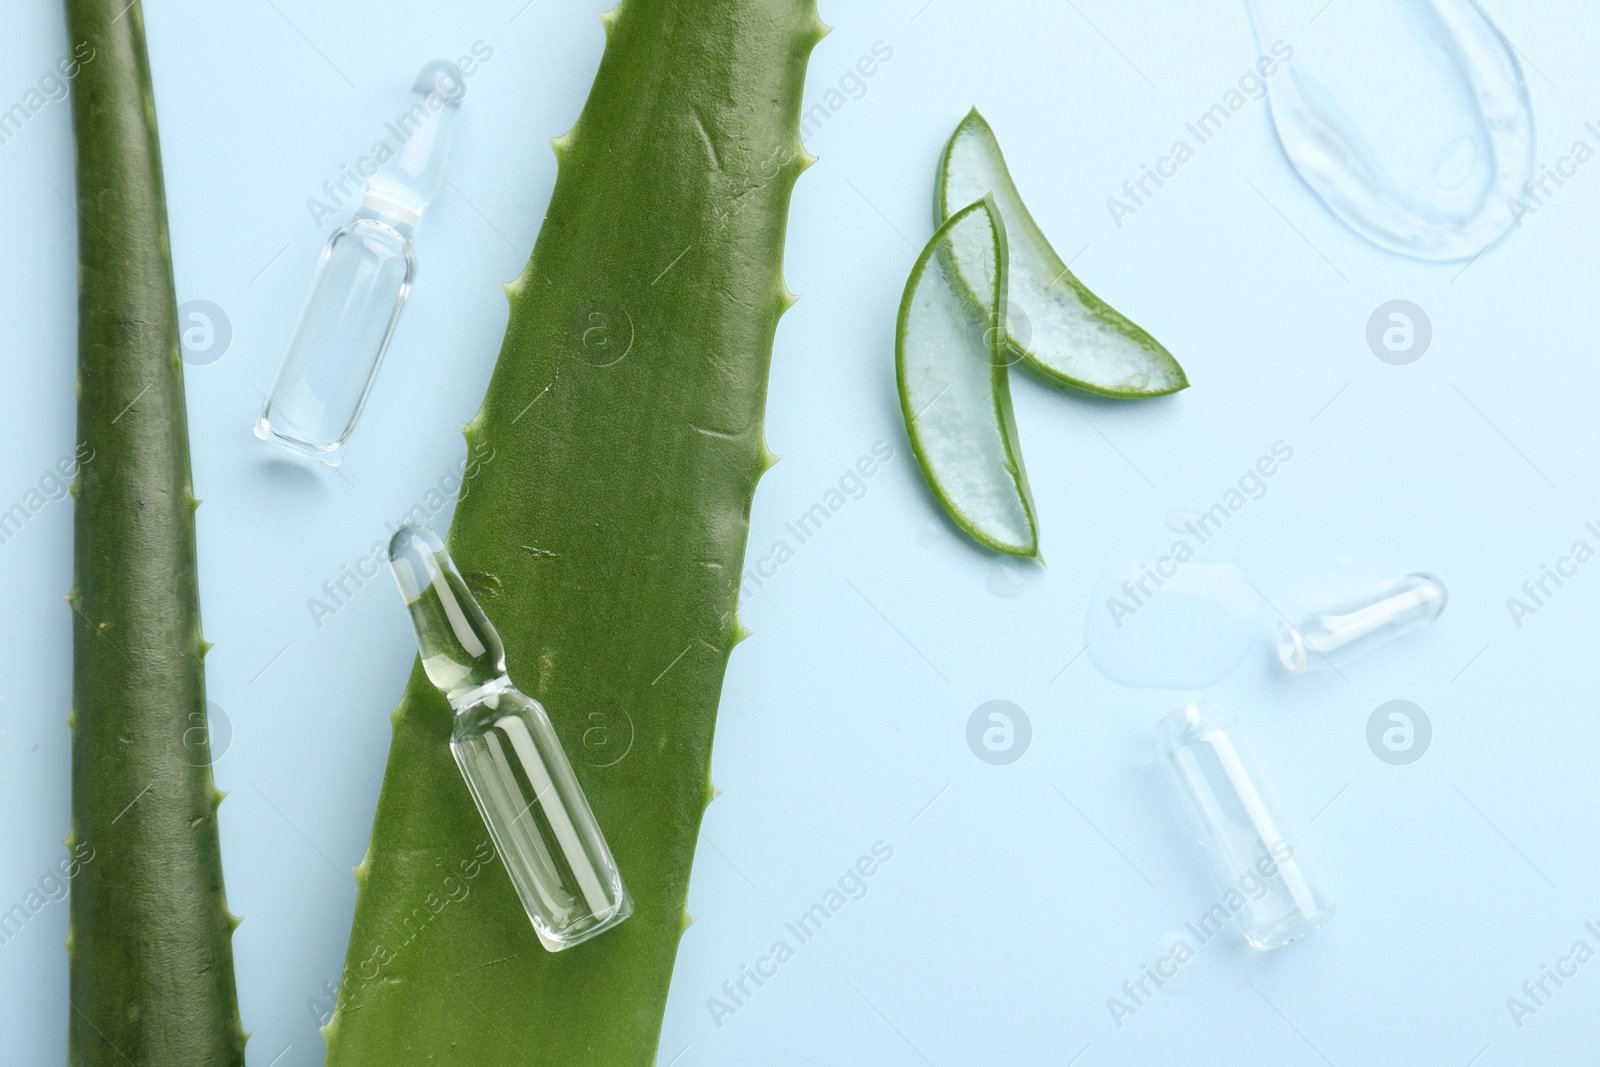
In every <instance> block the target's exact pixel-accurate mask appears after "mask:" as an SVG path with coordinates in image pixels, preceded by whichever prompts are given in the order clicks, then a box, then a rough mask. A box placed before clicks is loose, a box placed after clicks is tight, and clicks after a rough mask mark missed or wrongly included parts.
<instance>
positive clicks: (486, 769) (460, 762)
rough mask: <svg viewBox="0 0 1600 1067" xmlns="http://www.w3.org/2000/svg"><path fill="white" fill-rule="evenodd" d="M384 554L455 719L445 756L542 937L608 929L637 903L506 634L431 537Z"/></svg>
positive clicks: (425, 534)
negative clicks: (523, 686) (519, 676)
mask: <svg viewBox="0 0 1600 1067" xmlns="http://www.w3.org/2000/svg"><path fill="white" fill-rule="evenodd" d="M389 557H390V568H391V569H392V570H393V572H394V576H395V581H396V583H397V584H398V585H399V587H400V593H401V596H402V597H403V598H404V599H405V601H406V606H407V608H408V609H409V610H410V612H411V621H412V625H413V627H414V629H415V630H416V634H417V644H418V646H419V648H420V649H421V654H422V667H423V670H424V671H425V672H426V674H427V675H428V678H429V680H430V681H431V682H433V684H434V686H435V687H437V688H438V689H439V691H440V692H442V693H443V694H444V695H445V697H446V699H447V700H449V702H450V706H451V708H452V709H454V711H455V722H454V725H453V727H452V730H451V734H450V751H451V752H452V753H453V754H454V756H455V760H456V765H457V766H458V767H459V768H460V770H461V775H462V777H463V778H464V779H465V780H466V783H467V787H468V790H469V791H470V792H471V794H472V799H473V801H474V802H475V803H476V805H477V808H478V813H479V814H480V815H481V816H482V817H483V822H484V825H485V826H486V827H487V828H488V831H489V836H490V838H491V839H492V840H493V841H494V845H495V849H496V850H497V851H498V852H499V854H500V858H501V860H502V862H503V863H504V864H505V868H506V872H507V873H508V874H509V875H510V877H511V882H512V885H513V886H514V887H515V888H516V891H517V896H518V897H519V898H520V899H521V901H522V906H523V909H524V910H525V911H526V912H527V913H528V918H529V920H530V921H531V922H532V923H533V928H534V932H535V933H536V934H537V935H538V937H539V941H540V942H541V943H542V944H543V945H544V947H545V948H547V949H549V950H550V951H552V952H559V951H561V950H562V949H566V948H570V947H572V946H573V945H576V944H579V943H580V942H583V941H587V940H588V939H589V938H592V937H594V936H596V935H598V934H600V933H603V932H604V931H606V930H609V929H610V928H611V927H613V926H615V925H617V924H618V923H620V922H622V921H623V920H624V919H626V918H627V917H628V916H629V915H630V914H632V912H633V901H632V900H631V899H630V898H629V896H628V891H627V889H626V888H625V887H624V885H623V883H622V875H621V873H620V872H619V871H618V869H617V864H616V861H615V860H614V859H613V858H612V855H611V849H610V847H609V846H608V845H607V844H606V840H605V837H604V835H603V834H602V833H601V830H600V826H599V823H598V822H597V821H596V820H595V817H594V812H593V811H592V810H591V809H590V807H589V802H588V799H587V798H586V797H585V796H584V793H583V788H582V786H581V785H580V784H579V782H578V779H577V775H576V774H575V773H574V771H573V769H572V764H571V762H570V761H569V760H568V759H567V756H566V752H565V751H564V750H563V749H562V747H561V742H560V740H559V738H557V736H556V732H555V729H554V727H552V726H551V724H550V719H549V716H548V715H546V714H545V710H544V708H543V707H541V706H540V704H539V703H538V701H536V700H533V699H532V698H530V697H528V696H526V695H524V694H523V693H522V692H520V691H519V690H518V689H517V688H516V687H515V686H514V685H512V683H511V679H510V678H509V677H507V675H506V666H505V648H504V646H503V645H502V644H501V643H500V637H499V634H497V633H496V632H495V629H494V626H493V625H492V624H491V623H490V622H489V618H488V616H487V615H485V614H484V612H483V609H482V608H481V607H480V606H479V605H478V603H477V601H476V600H475V599H473V596H472V594H471V592H470V591H469V590H468V589H467V586H466V583H465V582H464V581H463V580H462V578H461V576H460V574H459V573H458V572H457V571H456V569H455V565H454V563H452V562H451V560H450V556H449V553H448V552H446V550H445V548H444V545H443V544H442V543H441V542H440V541H439V539H438V538H437V537H436V536H435V535H434V534H433V532H432V531H431V530H429V529H427V528H426V527H424V526H419V525H416V524H411V525H407V526H403V527H401V528H400V530H398V531H397V532H396V533H395V535H394V538H393V539H392V540H391V541H390V545H389Z"/></svg>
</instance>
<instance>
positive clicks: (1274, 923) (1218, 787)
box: [1156, 701, 1334, 950]
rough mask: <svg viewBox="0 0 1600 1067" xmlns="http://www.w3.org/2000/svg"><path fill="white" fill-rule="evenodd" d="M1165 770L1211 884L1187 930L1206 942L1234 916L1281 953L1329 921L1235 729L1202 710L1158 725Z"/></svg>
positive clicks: (1260, 943) (1277, 805)
mask: <svg viewBox="0 0 1600 1067" xmlns="http://www.w3.org/2000/svg"><path fill="white" fill-rule="evenodd" d="M1156 734H1157V746H1158V751H1159V752H1160V755H1161V763H1162V767H1163V769H1164V770H1165V772H1166V774H1167V778H1168V781H1169V782H1170V783H1171V785H1172V787H1173V790H1174V792H1175V793H1176V794H1177V797H1178V800H1179V802H1180V803H1181V805H1182V806H1183V809H1184V812H1185V814H1186V815H1187V816H1188V819H1189V825H1190V828H1191V829H1192V830H1193V831H1194V834H1195V838H1196V840H1197V841H1199V843H1200V845H1201V846H1202V847H1203V848H1204V849H1205V852H1206V857H1207V859H1208V860H1209V861H1210V863H1211V867H1212V870H1213V872H1214V873H1215V875H1216V878H1217V887H1218V890H1219V895H1218V896H1217V898H1216V901H1215V903H1214V904H1213V905H1212V906H1211V907H1210V908H1208V909H1207V910H1206V911H1205V912H1204V913H1203V914H1202V915H1201V916H1199V917H1198V918H1197V919H1195V920H1192V921H1191V922H1190V924H1189V929H1190V931H1191V932H1198V934H1199V935H1200V936H1202V938H1203V939H1205V940H1209V939H1210V938H1211V937H1213V936H1215V935H1216V933H1217V932H1218V931H1219V930H1220V929H1221V927H1222V926H1223V925H1225V924H1226V923H1227V921H1228V920H1229V919H1230V918H1231V917H1232V916H1234V915H1237V916H1238V918H1239V925H1240V927H1241V928H1242V929H1243V931H1244V936H1245V940H1246V941H1248V942H1249V943H1250V945H1251V946H1252V947H1254V948H1258V949H1263V950H1265V949H1273V948H1281V947H1282V946H1284V945H1287V944H1289V943H1290V942H1292V941H1296V940H1298V939H1300V938H1302V937H1304V936H1305V935H1306V934H1309V933H1310V932H1311V931H1313V930H1315V929H1316V928H1317V927H1319V926H1321V925H1322V924H1323V923H1325V922H1327V921H1328V920H1329V919H1330V918H1332V916H1333V912H1334V903H1333V900H1332V898H1330V897H1329V896H1328V894H1327V892H1326V891H1325V890H1324V889H1323V888H1322V884H1321V881H1320V880H1319V879H1318V877H1317V875H1316V872H1315V870H1314V869H1313V868H1312V866H1311V864H1310V862H1309V860H1308V857H1307V854H1306V851H1305V846H1304V842H1303V840H1302V839H1301V838H1300V836H1299V834H1298V832H1297V831H1296V830H1295V828H1294V825H1293V823H1292V822H1291V820H1290V819H1289V816H1288V814H1287V812H1286V811H1285V810H1284V808H1283V805H1282V803H1281V802H1280V801H1279V800H1278V798H1277V795H1276V793H1275V792H1274V791H1273V789H1272V786H1271V784H1270V783H1269V782H1268V781H1267V778H1266V775H1265V774H1264V772H1263V771H1262V770H1261V766H1260V763H1259V761H1258V760H1257V758H1256V755H1255V753H1254V752H1253V751H1252V750H1251V748H1250V746H1249V744H1248V743H1247V742H1246V741H1245V739H1244V736H1243V734H1242V732H1241V731H1240V729H1239V724H1238V723H1237V722H1236V721H1234V719H1233V718H1232V717H1230V716H1228V715H1224V714H1223V713H1221V712H1219V711H1217V710H1216V709H1215V708H1213V707H1211V706H1210V705H1209V704H1207V703H1205V702H1204V701H1196V702H1194V703H1192V704H1186V705H1185V706H1183V707H1181V708H1179V709H1178V710H1177V711H1175V712H1173V713H1172V714H1170V715H1168V716H1167V717H1166V718H1164V719H1162V720H1161V722H1160V723H1159V724H1157V726H1156Z"/></svg>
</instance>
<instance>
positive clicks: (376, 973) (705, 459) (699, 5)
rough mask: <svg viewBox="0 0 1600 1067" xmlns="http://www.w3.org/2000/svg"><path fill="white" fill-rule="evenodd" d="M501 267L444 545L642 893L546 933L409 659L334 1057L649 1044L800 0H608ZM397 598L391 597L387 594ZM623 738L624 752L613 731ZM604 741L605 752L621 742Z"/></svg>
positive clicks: (731, 524) (739, 526) (772, 287)
mask: <svg viewBox="0 0 1600 1067" xmlns="http://www.w3.org/2000/svg"><path fill="white" fill-rule="evenodd" d="M604 21H605V24H606V33H607V44H606V51H605V56H604V58H603V59H602V61H601V64H600V70H599V73H598V74H597V76H596V78H595V83H594V87H593V89H592V90H591V92H590V95H589V99H588V102H587V103H586V105H585V106H584V109H583V113H582V115H581V116H580V117H579V119H578V122H577V125H576V126H575V127H574V128H573V129H572V131H571V132H570V133H568V134H567V135H566V136H564V137H562V138H560V139H558V140H557V142H556V152H557V155H558V156H559V159H560V172H559V176H558V178H557V181H556V186H555V191H554V194H553V197H552V200H551V204H550V210H549V213H548V215H547V216H546V219H545V223H544V228H543V231H542V232H541V233H540V235H539V239H538V243H537V245H536V246H535V248H534V250H533V255H532V258H531V259H530V260H529V262H528V266H527V269H526V270H525V271H524V272H523V274H522V275H521V277H519V278H518V279H517V281H516V282H515V283H514V284H513V285H511V286H510V287H509V293H510V298H511V318H510V324H509V326H508V328H507V332H506V339H505V343H504V347H503V348H502V350H501V353H500V360H499V363H498V365H497V367H496V369H495V373H494V376H493V379H492V380H491V382H490V385H489V392H488V395H487V397H486V398H485V400H484V404H483V408H482V410H481V411H480V412H479V414H478V416H477V417H476V418H475V419H474V420H473V422H472V424H471V425H470V426H469V427H468V429H467V439H468V445H469V448H471V449H472V454H473V455H478V456H492V457H493V460H492V462H485V463H481V464H479V465H478V466H477V469H476V473H475V475H474V476H473V477H472V478H471V480H470V481H469V482H468V487H467V489H466V490H464V491H463V494H462V498H463V499H462V501H461V504H460V507H459V508H458V510H457V513H456V518H455V524H454V526H453V527H452V529H451V533H450V542H451V550H452V552H453V554H454V556H455V558H456V560H457V561H458V562H459V564H460V566H461V568H462V570H463V572H464V574H465V576H466V577H467V580H468V581H469V583H471V584H472V585H473V586H474V588H475V589H476V590H477V591H478V593H479V596H480V599H481V600H482V601H483V605H484V607H485V609H486V610H487V611H488V613H489V615H490V616H491V618H492V619H493V621H494V623H495V625H496V626H497V627H498V628H499V630H500V633H501V634H502V636H503V637H504V639H505V643H506V647H507V650H508V661H509V666H510V671H511V676H512V678H513V679H514V680H516V682H517V683H518V684H519V685H520V686H521V687H522V688H523V689H524V690H525V691H527V692H528V693H529V694H530V695H532V696H534V697H536V698H537V699H538V700H539V701H541V702H542V703H543V704H544V705H545V706H546V707H547V708H548V709H549V711H550V714H551V718H552V719H553V720H554V721H555V724H556V728H557V730H558V732H560V733H561V735H562V738H563V740H564V742H565V744H566V745H567V748H568V750H569V752H571V753H572V755H573V759H574V763H575V764H576V766H577V769H578V773H579V777H580V778H581V780H582V784H583V787H584V789H585V790H586V791H587V793H588V796H589V799H590V801H591V803H592V805H593V807H594V810H595V814H596V815H597V816H598V818H599V820H600V823H601V825H602V826H603V827H604V829H605V833H606V836H607V838H608V839H609V841H610V843H611V846H612V849H613V851H614V853H615V855H616V857H617V861H618V863H619V865H620V866H621V868H622V871H623V876H624V878H625V879H626V880H627V883H628V886H629V889H630V890H631V892H632V894H633V897H634V901H635V904H636V910H635V913H634V915H633V917H632V918H631V919H629V920H628V921H627V922H625V923H623V924H622V925H621V926H620V927H618V928H617V929H616V930H614V931H612V932H610V933H607V934H605V935H604V936H602V937H600V938H597V939H596V940H594V941H592V942H589V943H587V944H584V945H580V946H578V947H576V948H573V949H570V950H568V951H566V952H564V953H560V954H551V953H548V952H546V951H545V950H544V949H542V948H541V947H540V946H539V943H538V942H537V941H536V940H535V938H534V934H533V930H532V928H531V927H530V925H529V922H528V919H527V917H526V916H525V915H524V914H523V911H522V909H521V906H520V905H519V904H518V901H517V898H516V895H515V893H514V892H513V891H512V888H511V884H510V882H509V881H508V880H507V878H506V876H505V874H504V872H503V871H502V870H501V869H500V867H499V866H498V864H497V863H495V862H494V861H493V860H492V858H491V859H490V860H489V861H488V862H483V857H485V856H492V853H491V852H490V851H489V850H488V849H482V850H481V851H480V845H481V843H482V842H483V840H484V838H485V837H486V835H485V833H484V830H483V825H482V823H481V821H480V820H479V818H478V814H477V812H476V811H475V810H474V809H473V806H472V800H471V798H470V797H469V795H468V793H467V790H466V788H465V786H464V785H463V783H462V781H461V777H460V775H459V773H458V772H457V770H456V768H455V765H454V763H453V762H452V761H451V758H450V754H449V751H448V748H447V740H448V733H449V728H450V713H449V709H448V708H447V706H446V704H445V702H444V700H443V698H442V697H440V696H439V695H438V693H437V692H435V690H434V689H433V688H432V687H431V686H430V685H429V684H428V682H427V680H426V678H425V677H424V676H423V674H422V672H421V671H420V669H418V670H414V671H413V672H412V677H411V681H410V685H409V687H408V688H407V690H406V695H405V698H404V700H403V701H402V703H401V705H400V707H399V709H398V711H397V712H396V714H395V729H394V738H393V742H392V747H391V750H390V755H389V766H388V771H387V773H386V775H385V778H384V785H383V793H382V796H381V798H380V800H379V803H378V812H377V817H376V820H375V823H374V826H373V833H372V841H371V845H370V847H369V850H368V854H367V857H366V859H365V860H364V861H363V862H362V864H361V867H360V868H359V869H358V871H357V874H358V876H359V884H360V894H359V897H358V900H357V905H356V916H355V924H354V928H353V930H352V933H351V940H350V948H349V954H348V957H347V960H346V966H345V971H344V975H343V978H342V981H341V985H340V990H339V1004H338V1008H337V1011H336V1013H335V1016H334V1019H333V1021H332V1022H331V1023H330V1024H329V1027H328V1029H327V1031H326V1037H327V1041H328V1062H329V1063H330V1064H335V1065H346V1064H348V1065H360V1067H370V1065H374V1064H381V1065H390V1064H421V1063H436V1062H449V1063H462V1064H471V1065H473V1067H493V1065H497V1064H538V1065H541V1067H543V1065H545V1064H552V1065H559V1067H589V1065H605V1067H622V1065H628V1067H634V1065H644V1064H648V1063H649V1062H650V1061H651V1059H652V1058H653V1056H654V1052H655V1048H656V1043H657V1038H658V1035H659V1030H660V1024H661V1016H662V1013H663V1010H664V1008H665V1003H666V996H667V985H668V982H669V979H670V977H671V973H672V964H673V958H674V955H675V953H676V950H677V945H678V940H679V937H680V936H681V934H682V932H683V929H684V927H685V925H686V924H687V917H686V915H685V912H684V906H683V905H684V899H685V894H686V892H687V888H688V878H689V869H690V865H691V861H692V859H693V856H694V847H695V839H696V836H697V834H698V831H699V825H700V818H701V815H702V813H703V811H704V808H705V805H706V803H707V801H708V799H709V796H710V792H711V786H710V779H709V761H710V754H711V740H712V731H713V726H714V723H715V719H716V709H717V701H718V696H719V694H720V691H721V687H722V678H723V672H724V669H725V667H726V665H727V660H728V655H729V653H730V651H731V650H732V647H733V645H734V644H735V643H736V642H737V641H738V640H739V638H740V636H741V634H742V631H741V630H740V627H739V623H738V620H737V617H736V614H735V598H736V596H737V592H738V576H739V574H740V571H741V564H742V560H743V555H744V547H745V539H746V534H747V528H748V516H749V507H750V501H751V496H752V494H753V493H754V490H755V484H756V481H757V479H758V478H759V477H760V475H761V473H762V472H763V471H764V470H765V469H766V468H767V467H768V466H769V465H770V464H771V462H772V456H771V454H770V453H769V452H768V451H767V448H766V444H765V440H764V437H763V433H762V412H763V409H764V405H765V401H766V382H767V368H768V364H769V362H770V360H771V353H772V340H773V334H774V331H775V329H776V327H777V321H778V317H779V316H780V315H781V314H782V313H783V311H784V310H785V309H786V308H787V307H788V305H789V304H790V303H791V301H792V299H793V298H792V297H791V296H790V294H789V293H788V291H787V289H786V288H785V287H784V284H783V278H782V266H781V261H782V251H783V239H784V231H785V227H786V224H787V216H788V203H789V194H790V191H791V189H792V188H793V185H794V181H795V179H796V178H797V177H798V176H799V174H800V172H801V171H802V170H803V169H804V168H805V166H806V164H807V162H808V157H807V156H806V154H805V151H804V150H803V149H802V147H801V145H800V140H799V114H800V98H801V90H802V85H803V81H804V75H805V65H806V59H807V57H808V56H809V54H810V51H811V48H812V46H813V45H814V44H815V43H816V42H817V41H818V40H819V39H820V38H821V36H822V34H823V33H824V32H825V31H824V28H823V26H822V25H821V23H820V22H819V21H818V19H817V16H816V10H815V4H814V0H715V2H713V0H626V2H625V3H624V4H623V5H622V6H621V7H619V8H617V9H616V10H614V11H612V12H611V13H610V14H608V15H606V16H604ZM396 610H397V611H398V610H399V607H398V605H397V606H396ZM623 753H625V754H623ZM619 756H620V758H619Z"/></svg>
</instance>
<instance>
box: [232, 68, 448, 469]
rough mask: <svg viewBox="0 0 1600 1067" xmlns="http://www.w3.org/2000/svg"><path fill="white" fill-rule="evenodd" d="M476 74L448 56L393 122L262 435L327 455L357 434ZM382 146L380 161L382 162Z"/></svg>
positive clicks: (298, 336) (301, 324) (322, 273)
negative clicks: (469, 80)
mask: <svg viewBox="0 0 1600 1067" xmlns="http://www.w3.org/2000/svg"><path fill="white" fill-rule="evenodd" d="M465 95H466V79H465V76H464V75H463V74H462V73H461V70H460V68H458V67H457V66H456V65H455V64H453V63H450V62H447V61H445V60H438V61H435V62H433V63H430V64H428V65H427V66H425V67H423V68H422V71H421V72H420V73H419V74H418V75H417V78H416V81H415V82H414V83H413V84H412V87H411V92H410V94H409V95H408V96H407V98H406V103H405V106H404V107H403V108H402V110H401V112H400V113H399V115H397V116H396V117H395V119H394V120H393V121H392V122H389V123H387V124H386V126H385V130H386V131H387V136H386V138H385V140H384V141H383V142H382V143H383V145H384V147H385V148H386V149H387V150H388V152H389V153H390V154H389V155H388V156H387V157H384V158H385V162H384V163H383V164H382V165H381V166H380V167H379V169H378V170H377V172H376V173H375V174H373V175H372V176H371V177H370V178H369V179H368V180H367V184H366V189H365V193H364V195H363V196H362V200H361V206H360V207H359V208H358V209H357V211H356V213H355V216H354V217H353V218H352V219H351V220H350V221H349V222H348V223H346V224H345V225H343V226H341V227H340V228H339V229H338V230H337V231H335V233H334V235H333V236H332V238H330V239H329V241H328V244H327V246H326V247H325V248H324V249H323V250H322V257H321V258H320V259H319V260H318V261H317V267H316V271H315V273H314V274H313V276H312V280H311V290H310V293H309V294H308V296H307V297H306V303H305V307H304V309H303V310H302V311H301V314H300V319H299V321H298V323H297V324H296V325H295V329H294V333H293V334H292V335H291V337H290V339H289V345H288V348H287V349H286V350H285V352H284V356H283V362H282V363H281V364H280V365H279V368H278V375H277V377H276V378H275V379H274V381H273V385H272V391H271V393H270V394H268V396H267V398H266V401H265V403H263V405H262V408H261V418H260V419H259V420H258V422H257V424H256V431H255V432H256V436H257V437H260V438H261V439H262V440H264V441H276V442H277V443H279V444H282V445H286V446H288V447H289V448H291V449H293V450H295V451H298V452H303V453H308V454H311V455H317V456H326V455H327V454H329V453H331V452H333V451H334V450H335V449H338V448H339V447H340V446H342V445H343V444H344V443H345V441H346V440H348V439H349V437H350V434H351V433H352V432H353V431H354V430H355V426H356V422H357V420H358V419H360V417H361V411H362V408H363V407H365V405H366V402H367V396H368V395H369V393H370V392H371V390H372V384H373V382H374V381H375V380H376V378H377V374H378V368H379V366H380V365H381V364H382V362H383V356H384V353H385V352H386V351H387V350H388V347H389V342H390V340H391V339H392V338H393V337H394V332H395V327H396V325H398V323H399V321H400V312H401V310H402V309H403V308H404V307H405V303H406V298H407V297H408V296H409V295H410V292H411V282H412V279H413V277H414V276H415V274H416V260H415V257H414V256H413V254H412V237H413V235H414V234H415V232H416V226H417V221H418V220H419V219H420V218H421V217H422V213H423V211H424V210H425V209H426V208H427V206H428V204H429V203H430V202H431V201H432V200H433V198H434V197H435V196H436V195H437V194H438V192H439V189H440V187H441V186H442V185H443V184H444V165H445V159H446V157H447V155H448V152H449V149H450V143H451V139H452V136H453V132H454V129H455V122H456V116H457V113H458V112H459V111H460V107H461V100H462V98H463V97H464V96H465ZM377 156H378V153H376V152H374V154H373V156H372V157H369V158H376V157H377Z"/></svg>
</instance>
